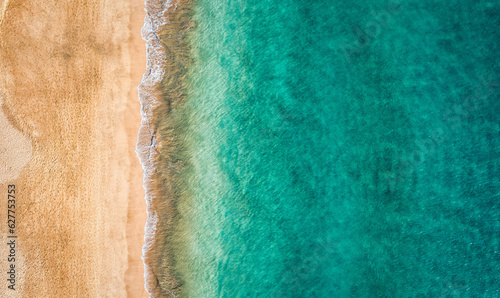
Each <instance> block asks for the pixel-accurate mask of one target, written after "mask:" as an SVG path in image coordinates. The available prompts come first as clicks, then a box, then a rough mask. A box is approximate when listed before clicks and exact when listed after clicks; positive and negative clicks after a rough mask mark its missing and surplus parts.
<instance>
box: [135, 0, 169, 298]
mask: <svg viewBox="0 0 500 298" xmlns="http://www.w3.org/2000/svg"><path fill="white" fill-rule="evenodd" d="M168 5H169V4H168V2H166V3H165V2H162V1H160V0H146V1H145V6H146V8H145V10H146V16H145V18H144V25H143V27H142V31H141V34H142V38H143V39H144V40H145V42H146V57H147V62H146V63H147V64H146V72H145V73H144V75H143V76H142V81H141V83H140V84H139V86H138V88H137V89H138V94H139V100H140V102H141V117H142V120H141V127H140V128H139V133H138V137H137V145H136V153H137V156H138V157H139V160H140V162H141V164H142V168H143V170H144V178H143V186H144V189H145V191H146V197H145V199H146V204H147V214H148V217H147V220H146V225H145V227H144V232H145V233H144V245H143V248H142V259H143V261H144V279H145V287H146V290H147V291H148V293H149V294H150V295H152V294H153V291H154V288H155V287H156V286H157V281H156V280H157V278H156V276H155V274H154V272H153V270H152V268H151V266H150V264H149V262H148V260H147V258H148V252H149V251H150V250H151V249H152V247H153V246H154V241H155V234H156V231H157V223H158V215H157V214H156V211H155V209H154V208H153V206H152V192H153V188H152V175H153V173H154V171H155V164H154V160H156V157H157V155H158V151H157V150H156V148H155V147H156V142H155V131H156V129H155V127H154V124H153V123H152V119H153V110H154V108H155V107H157V106H158V105H160V104H161V101H160V92H159V91H158V90H157V89H158V88H157V87H158V84H159V83H160V82H161V80H162V78H163V76H164V74H165V61H166V55H165V50H164V48H163V46H162V45H161V41H160V39H159V36H158V35H157V32H159V31H160V30H161V28H162V26H163V25H165V24H166V21H167V16H166V11H167V8H168Z"/></svg>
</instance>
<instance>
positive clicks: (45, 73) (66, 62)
mask: <svg viewBox="0 0 500 298" xmlns="http://www.w3.org/2000/svg"><path fill="white" fill-rule="evenodd" d="M0 5H1V6H2V7H3V9H2V12H1V13H0V17H1V19H0V101H1V103H2V112H1V114H0V137H1V141H0V192H1V193H2V198H5V197H6V194H7V185H9V184H11V185H12V184H14V185H15V186H16V229H15V234H16V235H17V237H18V238H17V239H16V241H17V246H16V261H15V265H16V290H15V291H7V281H6V278H3V277H2V279H1V280H2V282H0V287H1V289H0V293H6V297H125V296H128V297H147V295H146V292H145V290H144V278H143V265H142V260H141V247H142V243H143V235H144V222H145V218H146V212H145V210H146V207H145V202H144V191H143V189H142V168H141V166H140V164H139V162H138V159H137V157H136V155H135V144H136V138H137V131H138V128H139V125H140V113H139V110H140V106H139V101H138V99H137V91H136V86H137V85H138V84H139V81H140V78H141V76H142V74H143V72H144V68H145V66H144V65H145V53H144V52H145V49H144V42H143V40H142V39H141V37H140V28H141V26H142V23H143V17H144V13H143V4H142V2H141V1H135V0H134V1H109V0H106V1H94V0H90V1H69V0H65V1H53V0H52V1H50V0H49V1H39V0H35V1H15V0H10V1H0ZM0 217H1V218H4V219H5V218H6V217H7V204H6V201H5V200H3V199H2V200H1V203H0ZM2 222H4V220H2ZM0 231H1V232H2V236H3V237H2V238H3V242H6V241H7V240H6V239H7V238H6V236H7V235H8V234H7V233H8V229H7V226H6V225H5V224H2V225H1V226H0ZM5 247H6V245H2V249H0V258H1V260H2V261H1V262H0V264H1V268H2V272H3V271H5V270H6V269H7V266H8V265H9V264H10V263H8V262H6V261H5V260H6V259H7V254H8V251H7V249H5ZM4 269H5V270H4ZM5 276H7V275H6V274H5ZM5 276H4V277H5Z"/></svg>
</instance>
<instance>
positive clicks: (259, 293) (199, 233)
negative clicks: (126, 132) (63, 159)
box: [138, 0, 500, 297]
mask: <svg viewBox="0 0 500 298" xmlns="http://www.w3.org/2000/svg"><path fill="white" fill-rule="evenodd" d="M147 3H149V5H150V6H149V8H148V9H149V12H150V14H149V17H148V19H147V21H146V24H145V27H144V28H145V29H143V35H144V36H145V39H146V40H147V41H148V45H149V46H148V49H149V50H148V51H149V52H148V55H149V57H150V62H149V66H148V67H149V70H150V71H149V74H148V73H146V74H145V77H144V80H143V85H142V90H143V92H142V98H141V100H142V102H143V108H144V111H145V112H144V114H143V117H144V119H145V120H143V122H144V123H146V122H148V123H147V124H148V125H151V126H148V127H149V128H150V129H149V130H148V132H145V130H146V128H144V131H142V133H143V134H146V135H147V134H148V133H149V134H150V135H151V136H152V137H151V138H146V140H145V141H144V142H143V143H140V144H139V146H138V152H139V155H140V156H141V154H142V161H143V165H144V167H145V170H146V176H145V187H146V189H147V190H148V200H149V201H148V202H149V220H148V225H147V227H146V228H147V230H148V235H147V237H146V245H145V247H144V252H145V258H144V259H145V263H146V268H147V269H148V270H147V274H148V281H147V285H146V287H147V288H148V290H149V291H150V293H153V295H154V296H158V297H160V296H183V297H500V152H499V151H500V126H499V125H500V91H499V86H500V69H499V66H500V60H499V56H498V55H499V54H498V53H499V51H500V48H499V42H500V32H499V28H500V2H498V1H482V0H477V1H460V2H458V1H438V2H436V1H430V0H419V1H416V0H404V1H403V0H402V1H386V0H384V1H381V0H371V1H366V0H351V1H332V0H329V1H325V0H318V1H297V0H280V1H278V0H268V1H262V0H261V1H254V0H246V1H240V0H232V1H225V0H220V1H213V0H212V1H208V0H196V1H192V2H189V3H188V4H189V5H186V3H187V1H186V3H182V2H180V1H177V2H175V1H173V2H161V1H156V2H155V1H153V0H151V1H149V2H148V1H147ZM155 3H156V4H155ZM155 5H156V6H155ZM176 5H177V6H176ZM182 5H185V6H189V7H188V8H186V11H185V12H183V13H178V14H177V15H175V16H176V17H175V18H174V17H173V16H174V15H173V14H172V15H169V9H170V10H172V9H174V8H173V7H174V6H175V9H176V11H179V10H180V9H181V7H180V6H182ZM175 9H174V10H175ZM153 12H156V14H155V13H153ZM187 23H189V24H191V25H190V26H191V27H189V26H188V27H189V28H188V27H186V26H187V25H186V24H187ZM175 24H181V25H182V26H181V25H179V26H177V27H176V26H175ZM176 28H177V29H176ZM179 28H181V29H182V30H183V31H182V30H181V29H179ZM186 28H188V29H186ZM155 30H160V31H161V30H163V31H162V32H164V33H163V35H162V34H159V33H158V32H159V31H155ZM175 30H179V32H180V31H182V34H181V35H175ZM165 32H166V33H165ZM172 40H177V41H179V40H182V42H180V44H181V45H182V48H180V46H178V45H173V44H172V43H171V41H172ZM165 53H166V54H165ZM155 57H156V58H155ZM179 57H181V58H179ZM153 58H155V59H156V60H155V59H153ZM155 61H156V62H155ZM174 64H175V65H174ZM172 65H174V66H175V67H177V68H178V69H180V70H179V72H176V71H172V69H173V68H172V67H173V66H172ZM175 67H174V68H175ZM147 82H149V83H147ZM166 82H167V83H166ZM147 84H149V85H148V86H149V87H148V88H149V89H148V88H146V87H147V86H146V85H147ZM146 89H147V90H146ZM144 90H146V91H144ZM155 90H156V91H155ZM179 90H180V91H179ZM174 91H175V92H177V93H175V94H176V95H175V96H174V95H172V92H174ZM155 92H156V93H155ZM148 111H149V112H148ZM144 127H145V126H144ZM151 127H155V128H151ZM141 144H142V145H141ZM141 146H142V147H141ZM141 148H142V149H141ZM141 150H142V151H141ZM141 152H142V153H141ZM151 154H153V155H152V156H153V157H151ZM146 155H147V157H145V156H146Z"/></svg>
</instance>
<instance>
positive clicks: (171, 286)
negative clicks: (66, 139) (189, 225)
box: [137, 0, 194, 297]
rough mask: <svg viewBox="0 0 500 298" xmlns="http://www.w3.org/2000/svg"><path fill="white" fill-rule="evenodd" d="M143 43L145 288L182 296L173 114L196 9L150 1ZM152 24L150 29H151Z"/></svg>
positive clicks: (180, 96) (185, 3) (182, 92)
mask: <svg viewBox="0 0 500 298" xmlns="http://www.w3.org/2000/svg"><path fill="white" fill-rule="evenodd" d="M146 9H147V11H148V12H147V17H146V25H145V26H144V28H143V38H144V39H145V40H146V48H147V61H148V65H147V70H146V73H145V75H144V77H143V80H142V81H141V84H140V87H139V98H140V100H141V106H142V110H141V115H142V124H141V128H140V132H139V136H138V142H137V155H138V156H139V159H140V161H141V164H142V167H143V170H144V188H145V189H146V202H147V213H148V218H147V222H146V235H145V244H144V248H143V260H144V265H145V285H146V289H147V291H148V292H149V294H150V295H152V296H153V297H177V296H180V295H181V291H182V284H183V282H182V279H181V277H180V276H179V273H178V272H177V271H176V260H175V255H174V253H173V250H172V248H173V246H175V242H176V241H179V239H173V237H175V232H176V226H177V222H178V212H177V210H176V208H177V207H176V205H177V203H178V202H177V200H178V198H179V189H178V188H179V177H178V175H179V170H180V169H181V168H183V166H184V164H183V161H182V160H181V158H179V156H178V153H179V152H178V150H179V149H180V148H179V146H178V145H179V144H178V143H179V142H178V136H177V135H176V130H175V119H173V117H172V116H173V113H172V112H173V111H174V110H176V108H178V107H179V106H180V105H181V104H182V103H183V102H184V101H185V96H186V88H185V85H184V80H185V76H186V72H187V68H188V66H189V63H190V56H189V55H190V51H189V45H188V44H187V42H186V34H187V33H188V32H189V31H190V30H191V28H192V27H193V26H194V25H193V23H192V22H191V20H190V14H191V13H192V11H191V9H192V3H191V1H189V0H175V1H173V2H172V3H170V6H168V7H163V6H162V4H161V3H160V1H158V0H147V1H146ZM148 23H149V26H148Z"/></svg>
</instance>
